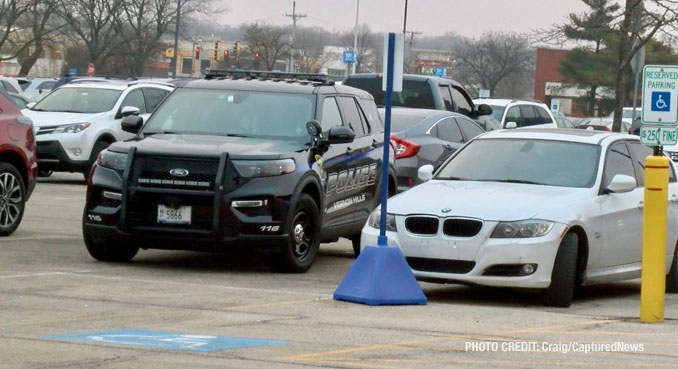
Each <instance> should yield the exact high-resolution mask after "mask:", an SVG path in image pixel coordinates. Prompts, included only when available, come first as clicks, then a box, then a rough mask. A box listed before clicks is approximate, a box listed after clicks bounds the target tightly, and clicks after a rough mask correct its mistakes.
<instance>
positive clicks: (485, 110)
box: [478, 104, 492, 116]
mask: <svg viewBox="0 0 678 369" xmlns="http://www.w3.org/2000/svg"><path fill="white" fill-rule="evenodd" d="M490 114H492V107H491V106H489V105H487V104H480V105H478V116H481V115H490Z"/></svg>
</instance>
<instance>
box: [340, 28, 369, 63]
mask: <svg viewBox="0 0 678 369" xmlns="http://www.w3.org/2000/svg"><path fill="white" fill-rule="evenodd" d="M353 37H354V36H353V31H350V32H345V33H343V34H342V37H341V46H343V47H345V48H347V49H353ZM377 45H378V42H377V36H376V35H375V34H374V33H373V32H372V29H370V26H368V25H367V24H366V23H363V24H361V25H359V26H358V45H357V46H358V47H357V50H356V52H357V54H358V55H357V57H356V64H355V71H356V73H364V72H374V68H375V49H376V47H377Z"/></svg>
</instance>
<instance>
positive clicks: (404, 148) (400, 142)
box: [391, 136, 421, 159]
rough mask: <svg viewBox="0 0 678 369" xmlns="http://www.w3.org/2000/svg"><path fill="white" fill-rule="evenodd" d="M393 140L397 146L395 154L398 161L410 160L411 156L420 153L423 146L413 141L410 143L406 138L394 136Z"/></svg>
mask: <svg viewBox="0 0 678 369" xmlns="http://www.w3.org/2000/svg"><path fill="white" fill-rule="evenodd" d="M391 140H393V141H394V142H395V144H396V146H395V154H396V159H402V158H409V157H411V156H415V155H417V153H418V152H419V148H420V147H421V145H418V144H416V143H414V142H412V141H408V140H406V139H404V138H400V137H396V136H392V137H391Z"/></svg>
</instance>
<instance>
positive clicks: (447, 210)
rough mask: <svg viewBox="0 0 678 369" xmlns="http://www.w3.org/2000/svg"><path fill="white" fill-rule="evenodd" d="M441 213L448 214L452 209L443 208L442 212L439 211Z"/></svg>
mask: <svg viewBox="0 0 678 369" xmlns="http://www.w3.org/2000/svg"><path fill="white" fill-rule="evenodd" d="M441 211H442V212H443V213H449V212H451V211H452V209H450V208H443V210H441Z"/></svg>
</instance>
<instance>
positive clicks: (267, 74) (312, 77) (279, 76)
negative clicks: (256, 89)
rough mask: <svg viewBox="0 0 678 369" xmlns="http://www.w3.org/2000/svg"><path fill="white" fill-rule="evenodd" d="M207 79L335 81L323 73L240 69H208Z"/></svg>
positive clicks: (325, 83)
mask: <svg viewBox="0 0 678 369" xmlns="http://www.w3.org/2000/svg"><path fill="white" fill-rule="evenodd" d="M205 79H207V80H210V79H249V80H252V79H258V80H271V81H274V82H278V81H286V82H301V83H304V82H317V83H320V84H322V85H327V86H333V85H334V81H333V80H331V79H329V78H328V76H327V74H321V73H295V72H271V71H263V70H239V69H233V70H230V69H228V70H227V69H206V70H205Z"/></svg>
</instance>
